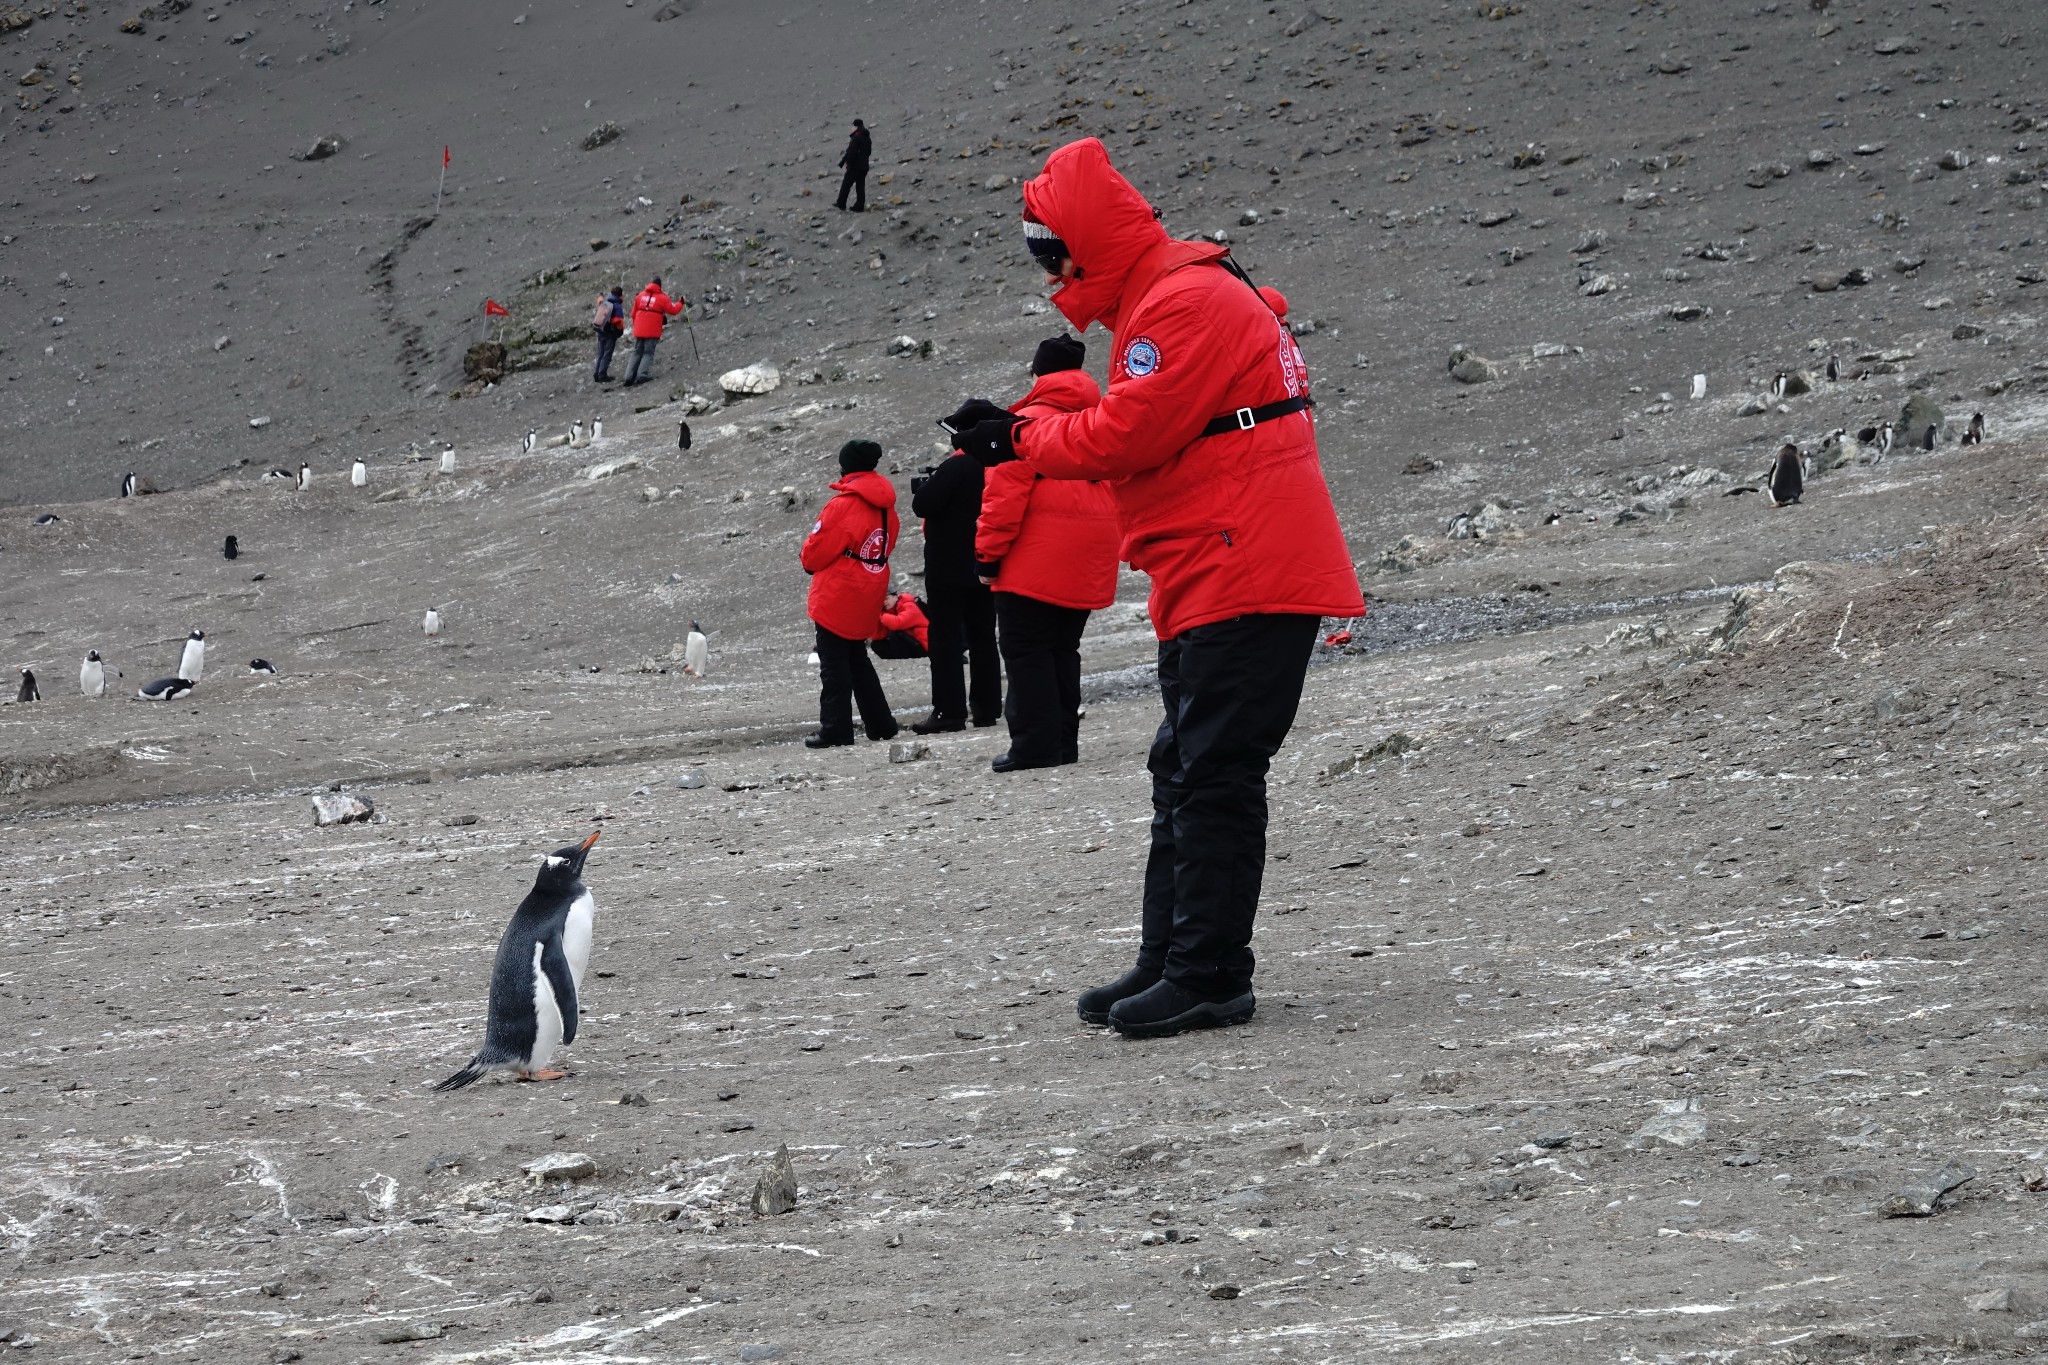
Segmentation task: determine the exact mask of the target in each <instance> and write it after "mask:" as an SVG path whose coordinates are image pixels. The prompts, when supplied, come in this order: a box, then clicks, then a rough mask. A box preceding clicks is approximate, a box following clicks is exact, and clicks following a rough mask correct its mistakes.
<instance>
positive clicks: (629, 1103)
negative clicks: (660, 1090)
mask: <svg viewBox="0 0 2048 1365" xmlns="http://www.w3.org/2000/svg"><path fill="white" fill-rule="evenodd" d="M619 1104H620V1105H621V1106H622V1107H624V1108H627V1109H645V1108H646V1107H647V1097H646V1096H645V1095H643V1094H641V1093H640V1092H639V1091H637V1090H629V1091H627V1092H626V1093H625V1094H623V1095H621V1096H619Z"/></svg>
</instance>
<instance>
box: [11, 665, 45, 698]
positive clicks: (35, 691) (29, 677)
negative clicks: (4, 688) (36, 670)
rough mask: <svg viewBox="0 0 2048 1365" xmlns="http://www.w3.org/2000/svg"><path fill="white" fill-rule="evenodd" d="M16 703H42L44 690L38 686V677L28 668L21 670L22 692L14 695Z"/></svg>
mask: <svg viewBox="0 0 2048 1365" xmlns="http://www.w3.org/2000/svg"><path fill="white" fill-rule="evenodd" d="M14 699H15V700H16V701H41V700H42V699H43V690H42V689H41V688H40V687H37V686H36V675H35V674H33V673H31V672H29V671H28V670H27V669H26V668H24V669H22V670H21V690H20V691H19V692H16V693H15V694H14Z"/></svg>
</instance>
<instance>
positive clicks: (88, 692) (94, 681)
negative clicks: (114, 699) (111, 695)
mask: <svg viewBox="0 0 2048 1365" xmlns="http://www.w3.org/2000/svg"><path fill="white" fill-rule="evenodd" d="M114 676H115V677H117V678H118V677H120V676H121V670H120V669H118V668H117V669H115V670H114ZM78 695H79V696H81V697H104V696H106V695H107V661H106V660H104V659H102V658H101V657H100V652H99V651H98V650H96V649H88V650H87V651H85V662H84V663H81V664H80V665H79V666H78Z"/></svg>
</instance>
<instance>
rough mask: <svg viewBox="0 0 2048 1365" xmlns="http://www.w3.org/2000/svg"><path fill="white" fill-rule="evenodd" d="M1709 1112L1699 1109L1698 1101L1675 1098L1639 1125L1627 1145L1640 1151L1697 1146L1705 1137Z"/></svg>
mask: <svg viewBox="0 0 2048 1365" xmlns="http://www.w3.org/2000/svg"><path fill="white" fill-rule="evenodd" d="M1706 1137H1707V1116H1706V1115H1705V1114H1702V1113H1700V1112H1699V1101H1698V1100H1696V1099H1689V1100H1672V1101H1669V1102H1667V1103H1666V1104H1665V1106H1664V1112H1663V1113H1661V1114H1659V1115H1657V1116H1656V1117H1655V1118H1653V1119H1651V1120H1650V1121H1649V1122H1647V1123H1645V1124H1644V1125H1643V1126H1642V1127H1640V1128H1638V1129H1636V1131H1635V1134H1634V1136H1632V1137H1630V1138H1629V1140H1628V1145H1629V1146H1631V1147H1634V1148H1636V1149H1637V1150H1639V1151H1647V1150H1649V1149H1651V1148H1655V1147H1680V1148H1683V1147H1696V1146H1698V1145H1699V1144H1700V1143H1702V1142H1704V1141H1706Z"/></svg>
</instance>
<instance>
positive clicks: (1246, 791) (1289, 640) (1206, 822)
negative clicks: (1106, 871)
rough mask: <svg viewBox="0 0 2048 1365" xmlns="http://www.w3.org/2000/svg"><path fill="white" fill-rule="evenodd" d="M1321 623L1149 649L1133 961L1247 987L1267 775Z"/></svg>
mask: <svg viewBox="0 0 2048 1365" xmlns="http://www.w3.org/2000/svg"><path fill="white" fill-rule="evenodd" d="M1318 624H1319V618H1317V617H1313V616H1239V617H1236V618H1234V619H1232V620H1229V621H1218V622H1216V623H1215V624H1214V625H1207V626H1197V627H1195V628H1194V629H1193V630H1189V631H1184V632H1182V633H1181V634H1180V635H1178V636H1175V637H1174V638H1173V639H1171V640H1163V641H1161V642H1160V645H1159V694H1160V697H1161V698H1162V699H1163V700H1164V701H1165V703H1166V719H1165V720H1164V721H1163V722H1161V724H1160V726H1159V734H1158V736H1157V738H1155V739H1154V740H1153V741H1152V754H1151V757H1150V759H1149V760H1148V761H1147V763H1146V766H1147V767H1148V768H1150V769H1151V771H1152V854H1151V857H1150V859H1149V860H1148V861H1147V862H1146V864H1145V906H1144V917H1143V922H1144V927H1143V931H1142V933H1141V936H1140V943H1139V947H1138V966H1139V967H1140V968H1141V969H1144V970H1149V971H1155V972H1159V973H1161V974H1162V975H1164V976H1165V977H1166V978H1167V979H1168V980H1170V981H1172V982H1173V983H1174V984H1176V985H1178V986H1180V987H1182V988H1183V989H1186V990H1189V991H1193V992H1195V993H1196V994H1198V995H1203V996H1207V997H1209V998H1211V999H1218V1000H1221V999H1228V998H1231V997H1233V996H1236V995H1239V994H1242V993H1243V992H1245V991H1248V990H1250V989H1251V984H1252V948H1251V943H1252V918H1253V916H1254V915H1255V914H1257V912H1258V908H1259V882H1260V878H1261V877H1262V875H1263V874H1264V872H1265V865H1266V769H1267V766H1268V765H1269V764H1270V763H1271V761H1272V758H1273V755H1274V754H1275V753H1277V752H1278V751H1279V749H1280V744H1281V741H1282V740H1284V739H1286V738H1287V731H1288V730H1289V729H1290V728H1291V727H1292V726H1293V724H1294V713H1295V709H1296V708H1297V707H1298V706H1299V705H1300V704H1301V684H1302V679H1303V678H1304V677H1305V676H1306V674H1307V672H1308V660H1309V654H1310V653H1311V652H1312V651H1313V649H1314V648H1315V640H1316V627H1317V626H1318Z"/></svg>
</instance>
